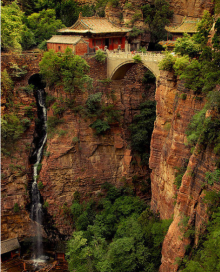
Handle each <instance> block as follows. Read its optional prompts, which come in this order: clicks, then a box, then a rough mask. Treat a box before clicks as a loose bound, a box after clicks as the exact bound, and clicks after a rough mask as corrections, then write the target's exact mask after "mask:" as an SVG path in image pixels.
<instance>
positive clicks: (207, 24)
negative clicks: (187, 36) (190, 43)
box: [193, 10, 213, 46]
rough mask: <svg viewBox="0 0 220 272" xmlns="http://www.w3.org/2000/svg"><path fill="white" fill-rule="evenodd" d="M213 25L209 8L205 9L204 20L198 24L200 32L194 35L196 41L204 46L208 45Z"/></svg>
mask: <svg viewBox="0 0 220 272" xmlns="http://www.w3.org/2000/svg"><path fill="white" fill-rule="evenodd" d="M212 25H213V17H212V16H211V14H210V13H209V12H208V11H207V10H205V11H204V14H203V17H202V20H201V21H200V22H199V23H198V25H197V31H198V32H197V33H196V34H194V36H193V39H194V40H195V41H196V43H198V44H201V45H202V46H206V44H207V42H208V36H209V32H210V30H211V28H212Z"/></svg>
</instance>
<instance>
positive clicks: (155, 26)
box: [142, 0, 173, 43]
mask: <svg viewBox="0 0 220 272" xmlns="http://www.w3.org/2000/svg"><path fill="white" fill-rule="evenodd" d="M142 10H143V15H144V18H145V23H146V24H148V25H149V28H150V32H151V41H152V42H155V43H157V42H158V41H161V40H163V39H165V37H166V31H165V26H166V25H168V24H169V22H170V21H169V20H170V19H171V18H172V16H173V11H171V10H170V7H169V3H168V1H166V0H155V1H154V4H153V5H150V4H147V5H144V6H143V7H142Z"/></svg>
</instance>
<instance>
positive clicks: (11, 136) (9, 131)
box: [1, 113, 26, 151]
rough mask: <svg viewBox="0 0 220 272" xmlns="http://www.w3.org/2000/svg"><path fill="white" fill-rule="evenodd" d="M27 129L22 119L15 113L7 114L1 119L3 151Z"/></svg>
mask: <svg viewBox="0 0 220 272" xmlns="http://www.w3.org/2000/svg"><path fill="white" fill-rule="evenodd" d="M25 130H26V127H24V126H23V124H22V121H21V120H20V119H19V118H18V116H17V115H16V114H14V113H10V114H5V115H3V116H2V119H1V140H2V151H4V148H5V147H6V145H11V144H12V143H14V142H15V141H16V140H18V139H19V138H20V136H21V134H22V133H23V132H24V131H25Z"/></svg>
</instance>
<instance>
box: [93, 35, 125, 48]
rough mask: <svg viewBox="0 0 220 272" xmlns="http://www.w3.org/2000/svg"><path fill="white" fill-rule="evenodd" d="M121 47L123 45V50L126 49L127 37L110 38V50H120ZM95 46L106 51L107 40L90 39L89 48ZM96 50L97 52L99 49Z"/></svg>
mask: <svg viewBox="0 0 220 272" xmlns="http://www.w3.org/2000/svg"><path fill="white" fill-rule="evenodd" d="M119 45H121V49H125V37H115V38H109V48H108V49H109V50H113V49H118V46H119ZM95 46H98V47H99V48H100V49H104V47H105V38H100V39H95V38H93V39H92V38H91V39H89V47H90V48H94V47H95ZM95 48H96V50H97V49H98V48H97V47H95Z"/></svg>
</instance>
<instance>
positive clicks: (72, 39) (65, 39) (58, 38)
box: [47, 35, 81, 44]
mask: <svg viewBox="0 0 220 272" xmlns="http://www.w3.org/2000/svg"><path fill="white" fill-rule="evenodd" d="M80 40H81V36H67V35H54V36H53V37H52V38H50V39H49V40H48V41H47V43H65V44H76V43H78V42H79V41H80Z"/></svg>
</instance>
